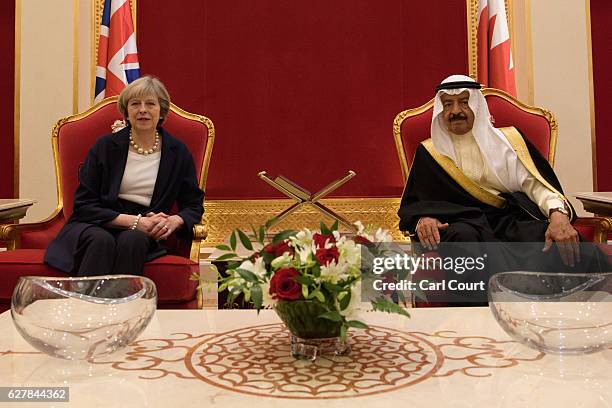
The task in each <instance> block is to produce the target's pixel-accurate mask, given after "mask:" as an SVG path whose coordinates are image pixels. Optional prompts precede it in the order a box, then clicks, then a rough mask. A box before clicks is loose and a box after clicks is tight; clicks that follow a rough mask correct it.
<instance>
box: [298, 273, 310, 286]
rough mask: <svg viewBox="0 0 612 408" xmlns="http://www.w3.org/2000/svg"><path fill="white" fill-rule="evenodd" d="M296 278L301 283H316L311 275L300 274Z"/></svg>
mask: <svg viewBox="0 0 612 408" xmlns="http://www.w3.org/2000/svg"><path fill="white" fill-rule="evenodd" d="M294 279H295V281H296V282H297V283H301V284H302V285H311V284H313V283H314V279H312V278H311V277H310V276H304V275H300V276H296V277H295V278H294Z"/></svg>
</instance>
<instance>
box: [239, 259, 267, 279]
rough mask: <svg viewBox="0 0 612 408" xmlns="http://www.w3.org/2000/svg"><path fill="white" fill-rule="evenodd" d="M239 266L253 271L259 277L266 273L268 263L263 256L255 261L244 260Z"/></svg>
mask: <svg viewBox="0 0 612 408" xmlns="http://www.w3.org/2000/svg"><path fill="white" fill-rule="evenodd" d="M238 268H240V269H245V270H247V271H250V272H253V273H254V274H255V276H257V277H258V278H263V277H264V276H265V274H266V265H265V264H264V261H263V258H261V257H260V258H257V259H256V260H255V262H254V263H253V262H252V261H250V260H246V261H244V262H242V263H241V264H240V266H239V267H238Z"/></svg>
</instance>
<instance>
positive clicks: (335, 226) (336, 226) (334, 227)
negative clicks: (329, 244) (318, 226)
mask: <svg viewBox="0 0 612 408" xmlns="http://www.w3.org/2000/svg"><path fill="white" fill-rule="evenodd" d="M331 230H332V231H338V220H336V221H335V222H334V223H333V224H332V226H331Z"/></svg>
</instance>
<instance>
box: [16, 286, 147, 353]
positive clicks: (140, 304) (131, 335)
mask: <svg viewBox="0 0 612 408" xmlns="http://www.w3.org/2000/svg"><path fill="white" fill-rule="evenodd" d="M156 305H157V290H156V288H155V284H154V283H153V281H151V280H150V279H148V278H145V277H142V276H130V275H110V276H91V277H83V278H57V277H40V276H25V277H21V278H20V279H19V282H18V283H17V286H16V287H15V290H14V291H13V297H12V302H11V315H12V317H13V322H14V323H15V326H16V327H17V330H18V331H19V333H20V334H21V335H22V336H23V338H24V339H25V340H26V341H27V342H28V343H30V344H31V345H32V346H33V347H34V348H36V349H38V350H40V351H42V352H45V353H47V354H49V355H51V356H53V357H59V358H64V359H68V360H90V359H93V358H96V357H101V356H104V355H107V354H110V353H113V352H115V351H117V350H119V349H121V348H123V347H125V346H127V345H128V344H129V343H130V342H132V341H133V340H135V339H136V338H137V337H138V336H139V335H140V333H142V331H143V330H144V329H145V328H146V327H147V325H148V324H149V322H150V321H151V318H152V317H153V314H154V313H155V309H156Z"/></svg>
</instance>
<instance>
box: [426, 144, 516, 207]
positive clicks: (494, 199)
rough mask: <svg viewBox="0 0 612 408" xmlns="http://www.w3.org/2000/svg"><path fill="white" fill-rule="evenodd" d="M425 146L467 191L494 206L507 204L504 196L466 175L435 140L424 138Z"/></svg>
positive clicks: (437, 161)
mask: <svg viewBox="0 0 612 408" xmlns="http://www.w3.org/2000/svg"><path fill="white" fill-rule="evenodd" d="M421 144H422V145H423V147H425V149H427V151H428V152H429V154H430V155H431V157H433V159H434V160H435V161H436V163H438V164H439V165H440V167H442V168H443V169H444V171H445V172H446V173H447V174H448V175H449V176H451V178H452V179H453V180H455V182H456V183H457V184H459V185H460V186H461V188H463V189H464V190H465V191H467V192H468V193H469V194H470V195H471V196H472V197H474V198H475V199H477V200H478V201H480V202H483V203H485V204H489V205H491V206H493V207H497V208H502V207H503V206H504V205H505V204H506V200H505V199H503V198H502V197H500V196H498V195H496V194H493V193H491V192H489V191H487V190H485V189H484V188H482V187H481V186H479V185H478V184H476V183H475V182H474V181H473V180H472V179H470V178H469V177H468V176H466V175H465V174H464V173H463V172H462V171H461V170H460V169H459V167H457V165H456V164H455V162H454V161H452V160H451V159H450V158H449V157H447V156H444V155H443V154H440V153H439V152H438V151H437V150H436V148H435V147H434V145H433V141H432V140H431V138H429V139H427V140H424V141H423V142H421Z"/></svg>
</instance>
